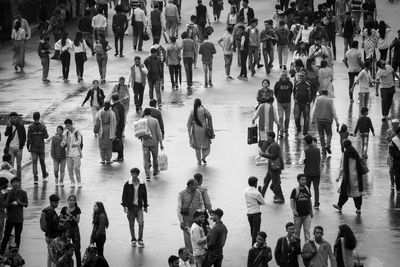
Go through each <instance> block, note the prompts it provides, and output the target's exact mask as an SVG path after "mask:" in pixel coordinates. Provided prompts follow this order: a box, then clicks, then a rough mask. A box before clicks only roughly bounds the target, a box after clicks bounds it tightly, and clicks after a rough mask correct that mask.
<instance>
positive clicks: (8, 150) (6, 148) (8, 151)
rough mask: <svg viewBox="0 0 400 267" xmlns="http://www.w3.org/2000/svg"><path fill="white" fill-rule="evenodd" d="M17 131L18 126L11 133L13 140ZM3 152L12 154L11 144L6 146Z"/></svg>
mask: <svg viewBox="0 0 400 267" xmlns="http://www.w3.org/2000/svg"><path fill="white" fill-rule="evenodd" d="M16 131H17V127H15V129H14V131H13V132H12V133H11V140H13V139H14V136H15V132H16ZM3 154H4V155H7V154H10V145H9V144H8V145H6V146H5V147H4V149H3Z"/></svg>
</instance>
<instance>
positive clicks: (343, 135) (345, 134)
mask: <svg viewBox="0 0 400 267" xmlns="http://www.w3.org/2000/svg"><path fill="white" fill-rule="evenodd" d="M339 135H340V147H341V149H342V153H343V152H344V147H343V140H346V139H348V138H349V135H350V133H349V131H347V125H346V124H342V126H341V127H340V130H339Z"/></svg>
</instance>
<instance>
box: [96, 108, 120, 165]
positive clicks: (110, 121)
mask: <svg viewBox="0 0 400 267" xmlns="http://www.w3.org/2000/svg"><path fill="white" fill-rule="evenodd" d="M95 120H96V122H95V124H94V133H95V134H98V135H99V148H100V157H101V161H100V163H101V164H111V163H112V161H111V156H112V146H113V140H114V138H115V130H116V127H117V119H116V118H115V114H114V112H113V111H112V110H111V104H110V102H108V101H106V102H105V103H104V108H103V109H101V110H99V111H98V112H97V114H96V119H95Z"/></svg>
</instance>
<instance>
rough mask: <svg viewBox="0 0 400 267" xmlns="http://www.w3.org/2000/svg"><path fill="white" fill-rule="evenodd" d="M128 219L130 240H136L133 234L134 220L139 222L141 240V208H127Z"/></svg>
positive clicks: (140, 237) (141, 238) (141, 239)
mask: <svg viewBox="0 0 400 267" xmlns="http://www.w3.org/2000/svg"><path fill="white" fill-rule="evenodd" d="M127 217H128V221H129V230H130V232H131V241H136V236H135V220H136V221H137V223H138V224H139V241H143V225H144V224H143V223H144V221H143V210H142V208H139V207H138V206H134V207H133V208H131V209H128V213H127Z"/></svg>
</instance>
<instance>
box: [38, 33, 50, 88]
mask: <svg viewBox="0 0 400 267" xmlns="http://www.w3.org/2000/svg"><path fill="white" fill-rule="evenodd" d="M49 41H50V35H49V34H48V33H42V34H40V41H39V46H38V55H39V57H40V62H41V63H42V68H43V71H42V82H43V83H49V82H50V80H49V79H48V77H49V69H50V56H49V55H50V44H49Z"/></svg>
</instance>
